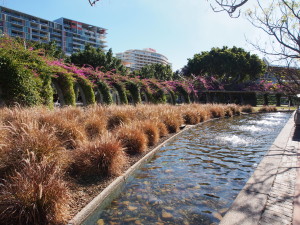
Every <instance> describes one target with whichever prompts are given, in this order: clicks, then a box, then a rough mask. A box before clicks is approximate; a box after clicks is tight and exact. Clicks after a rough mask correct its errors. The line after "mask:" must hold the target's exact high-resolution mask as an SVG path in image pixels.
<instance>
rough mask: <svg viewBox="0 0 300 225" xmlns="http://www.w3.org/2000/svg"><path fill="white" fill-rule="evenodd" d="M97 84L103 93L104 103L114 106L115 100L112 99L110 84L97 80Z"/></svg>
mask: <svg viewBox="0 0 300 225" xmlns="http://www.w3.org/2000/svg"><path fill="white" fill-rule="evenodd" d="M96 84H97V87H98V89H99V91H100V92H101V94H102V96H103V102H104V103H105V104H107V105H110V104H112V103H113V99H112V96H111V93H110V91H109V90H110V89H109V86H108V84H107V83H105V82H104V81H101V80H97V82H96Z"/></svg>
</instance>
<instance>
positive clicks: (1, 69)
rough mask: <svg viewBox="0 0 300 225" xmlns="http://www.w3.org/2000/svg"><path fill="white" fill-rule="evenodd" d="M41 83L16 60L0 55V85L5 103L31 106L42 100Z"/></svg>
mask: <svg viewBox="0 0 300 225" xmlns="http://www.w3.org/2000/svg"><path fill="white" fill-rule="evenodd" d="M41 86H42V83H41V82H40V80H38V79H37V78H35V77H34V76H33V74H32V73H31V72H30V71H29V70H28V69H26V68H24V67H23V66H22V65H20V64H19V63H18V62H17V61H16V60H14V59H13V58H11V57H9V56H5V55H1V56H0V87H1V89H2V98H3V100H4V102H5V103H6V104H14V103H19V104H21V105H25V106H33V105H37V104H40V103H41V102H42V100H41V96H40V91H41Z"/></svg>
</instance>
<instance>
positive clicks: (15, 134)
mask: <svg viewBox="0 0 300 225" xmlns="http://www.w3.org/2000/svg"><path fill="white" fill-rule="evenodd" d="M5 129H6V132H7V133H6V140H7V143H6V144H5V145H3V147H2V148H1V151H0V174H2V175H4V174H6V173H10V172H11V171H13V170H15V169H18V170H20V169H19V167H20V162H21V161H22V160H23V159H24V158H26V157H27V156H28V152H32V153H34V155H35V157H36V159H37V160H42V159H43V158H44V157H46V158H48V159H49V160H53V161H57V162H59V163H60V164H61V166H66V164H67V162H68V160H67V157H66V155H65V154H66V152H65V149H64V148H63V147H61V145H60V142H59V140H58V139H57V137H56V136H55V130H54V129H53V128H52V129H48V128H46V127H45V126H42V127H40V126H39V124H38V123H37V121H34V122H30V123H28V124H21V125H19V127H16V126H14V125H10V126H7V127H5ZM0 177H1V175H0Z"/></svg>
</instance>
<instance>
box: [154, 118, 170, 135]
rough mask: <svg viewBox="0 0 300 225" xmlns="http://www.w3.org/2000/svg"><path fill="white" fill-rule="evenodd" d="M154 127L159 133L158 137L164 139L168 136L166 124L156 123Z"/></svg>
mask: <svg viewBox="0 0 300 225" xmlns="http://www.w3.org/2000/svg"><path fill="white" fill-rule="evenodd" d="M156 126H157V128H158V131H159V137H165V136H167V135H168V134H169V132H168V129H167V127H166V124H164V123H163V122H160V121H157V122H156Z"/></svg>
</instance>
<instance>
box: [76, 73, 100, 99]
mask: <svg viewBox="0 0 300 225" xmlns="http://www.w3.org/2000/svg"><path fill="white" fill-rule="evenodd" d="M77 82H78V84H79V85H80V87H81V88H82V90H83V94H84V96H85V100H86V104H87V105H92V104H95V103H96V99H95V93H94V90H93V84H92V83H91V82H90V81H89V80H88V79H84V78H82V77H78V78H77Z"/></svg>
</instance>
